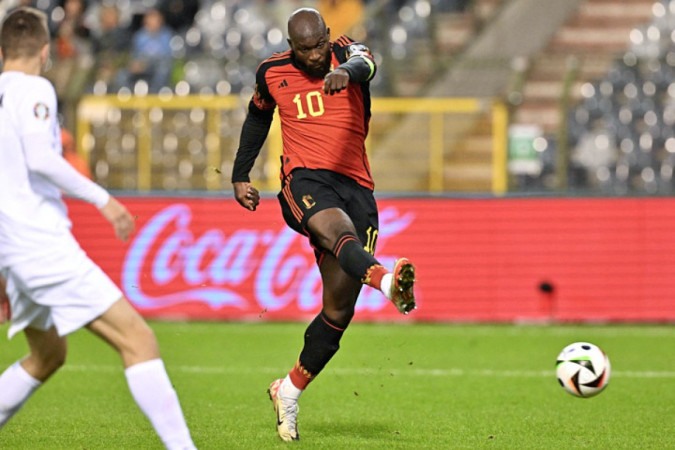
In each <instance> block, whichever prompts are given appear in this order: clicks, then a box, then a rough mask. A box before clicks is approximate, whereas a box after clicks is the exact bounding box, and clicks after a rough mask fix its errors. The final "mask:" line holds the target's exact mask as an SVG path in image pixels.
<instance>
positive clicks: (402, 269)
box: [389, 258, 417, 314]
mask: <svg viewBox="0 0 675 450" xmlns="http://www.w3.org/2000/svg"><path fill="white" fill-rule="evenodd" d="M414 285H415V266H413V265H412V263H411V262H410V261H408V259H407V258H400V259H398V260H397V261H396V264H395V265H394V272H393V281H392V283H391V291H390V297H389V298H390V299H391V302H392V303H393V304H394V306H396V309H398V310H399V312H400V313H402V314H408V313H409V312H410V311H412V310H413V309H415V308H416V307H417V306H416V305H415V293H414V292H413V286H414Z"/></svg>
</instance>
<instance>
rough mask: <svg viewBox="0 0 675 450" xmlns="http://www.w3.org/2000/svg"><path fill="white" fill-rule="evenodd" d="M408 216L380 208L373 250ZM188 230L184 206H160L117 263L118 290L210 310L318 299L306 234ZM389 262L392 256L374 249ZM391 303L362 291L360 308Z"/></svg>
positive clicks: (134, 297)
mask: <svg viewBox="0 0 675 450" xmlns="http://www.w3.org/2000/svg"><path fill="white" fill-rule="evenodd" d="M413 219H414V215H413V214H412V213H407V214H401V213H400V212H399V211H398V210H397V208H394V207H389V208H385V209H383V210H382V211H381V213H380V230H379V238H378V248H380V249H384V248H385V244H386V241H387V240H388V239H390V238H391V237H393V236H395V235H397V234H399V233H401V232H402V231H403V230H405V229H406V228H408V226H410V224H411V223H412V221H413ZM255 226H258V227H259V228H235V227H231V229H229V230H224V229H220V228H212V229H207V230H205V231H203V232H201V233H198V232H196V231H194V230H193V212H192V210H191V208H190V206H189V205H187V204H173V205H170V206H168V207H166V208H164V209H163V210H161V211H159V212H158V213H157V214H155V215H154V216H153V217H151V218H150V220H148V221H147V222H146V224H145V225H144V226H143V227H142V228H141V229H139V231H138V233H137V234H136V235H135V238H134V240H133V241H132V242H131V245H130V247H129V251H128V252H127V254H126V257H125V260H124V264H123V267H122V288H123V289H124V291H125V293H126V295H127V297H128V298H129V300H130V301H132V302H133V303H134V304H135V305H136V306H138V307H139V308H143V309H156V308H162V307H167V306H170V305H175V304H179V303H186V302H203V303H206V304H208V305H209V306H210V307H211V308H213V309H219V308H223V307H227V308H235V309H237V310H242V311H255V310H267V311H277V310H280V309H283V308H286V307H289V306H293V307H295V308H297V309H299V310H301V311H308V310H313V309H315V308H317V307H318V306H319V305H320V304H321V276H320V273H319V270H318V268H317V266H316V263H315V260H314V253H313V251H312V249H311V247H310V246H309V244H308V242H307V239H306V238H305V237H304V236H301V235H299V234H297V233H296V232H294V231H292V230H291V229H289V228H288V227H286V226H281V227H280V228H278V229H276V228H270V227H269V225H268V224H266V223H261V224H255ZM378 260H379V261H380V262H381V263H382V264H384V265H385V266H387V267H392V266H393V264H394V261H395V260H396V256H393V255H386V254H383V252H379V253H378ZM387 303H388V301H387V300H386V299H385V298H384V296H383V295H382V294H381V293H380V292H379V291H377V290H375V289H370V288H367V287H366V288H365V289H364V290H363V291H362V293H361V296H360V298H359V302H358V304H357V309H368V310H379V309H381V308H382V307H383V306H384V305H386V304H387Z"/></svg>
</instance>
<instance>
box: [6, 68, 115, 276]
mask: <svg viewBox="0 0 675 450" xmlns="http://www.w3.org/2000/svg"><path fill="white" fill-rule="evenodd" d="M61 152H62V149H61V142H60V128H59V124H58V119H57V106H56V93H55V92H54V88H53V87H52V85H51V84H50V82H49V81H47V80H46V79H45V78H42V77H40V76H34V75H27V74H24V73H22V72H4V73H2V74H0V269H2V268H4V267H8V266H10V265H13V264H15V263H18V262H22V261H29V260H35V259H40V258H41V257H43V256H44V255H47V254H49V253H50V252H51V251H53V250H54V249H55V248H62V247H63V246H76V245H77V244H76V243H75V241H74V239H73V238H72V235H71V234H70V221H69V219H68V215H67V211H66V207H65V204H64V203H63V200H62V198H61V191H64V192H66V193H68V194H71V195H73V196H76V197H79V198H81V199H84V200H86V201H89V202H91V203H94V204H95V205H96V206H97V207H102V206H103V205H105V203H106V202H107V201H108V199H109V195H108V193H107V192H106V191H105V190H103V189H102V188H101V187H99V186H98V185H96V184H95V183H93V182H92V181H90V180H88V179H87V178H85V177H83V176H82V175H80V174H79V173H78V172H77V171H76V170H75V169H73V168H72V167H71V166H70V165H69V164H68V163H67V162H66V161H65V160H64V159H63V158H62V156H61Z"/></svg>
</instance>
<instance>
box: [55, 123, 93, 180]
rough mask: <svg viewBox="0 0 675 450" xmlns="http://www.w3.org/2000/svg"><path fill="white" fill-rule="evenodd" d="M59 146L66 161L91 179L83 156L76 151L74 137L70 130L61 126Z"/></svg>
mask: <svg viewBox="0 0 675 450" xmlns="http://www.w3.org/2000/svg"><path fill="white" fill-rule="evenodd" d="M61 147H62V148H63V158H64V159H65V160H66V161H68V163H70V165H71V166H73V168H75V170H77V171H78V172H80V173H81V174H82V175H84V176H85V177H87V178H89V179H90V180H91V179H92V178H91V170H90V169H89V166H88V165H87V162H86V161H85V160H84V158H82V157H81V156H80V154H79V153H77V148H76V147H75V138H73V135H72V134H71V132H70V131H68V130H67V129H66V128H63V127H62V128H61Z"/></svg>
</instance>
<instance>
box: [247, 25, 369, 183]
mask: <svg viewBox="0 0 675 450" xmlns="http://www.w3.org/2000/svg"><path fill="white" fill-rule="evenodd" d="M354 44H356V43H355V42H354V41H352V40H351V39H349V38H348V37H346V36H341V37H340V38H339V39H337V40H336V41H334V42H331V43H330V45H331V70H332V69H333V68H335V67H337V66H339V65H340V64H342V63H343V62H345V61H346V60H347V58H348V54H349V47H350V46H352V45H354ZM252 102H253V104H254V105H255V106H256V107H258V108H259V109H261V110H270V109H273V108H275V107H278V108H279V117H280V118H281V134H282V137H283V157H282V169H281V171H282V173H281V176H282V177H284V176H285V175H287V174H289V173H290V172H291V171H292V170H293V169H295V168H298V167H305V168H308V169H326V170H332V171H334V172H337V173H340V174H343V175H346V176H348V177H350V178H352V179H354V180H356V181H357V182H358V183H359V184H361V185H362V186H365V187H367V188H369V189H373V187H374V184H373V178H372V176H371V173H370V164H369V163H368V156H367V155H366V147H365V140H366V136H367V134H368V123H369V121H370V90H369V85H368V83H367V82H364V83H353V82H350V83H349V85H348V87H347V89H344V90H342V91H341V92H339V93H336V94H333V95H329V94H325V93H324V92H323V78H314V77H311V76H309V75H308V74H307V73H305V72H304V71H302V70H301V69H299V68H298V67H296V65H295V64H294V61H293V57H292V54H291V51H290V50H287V51H285V52H283V53H276V54H274V55H273V56H272V57H270V58H268V59H266V60H265V61H263V62H262V63H261V64H260V66H258V70H257V72H256V91H255V94H254V95H253V99H252Z"/></svg>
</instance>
